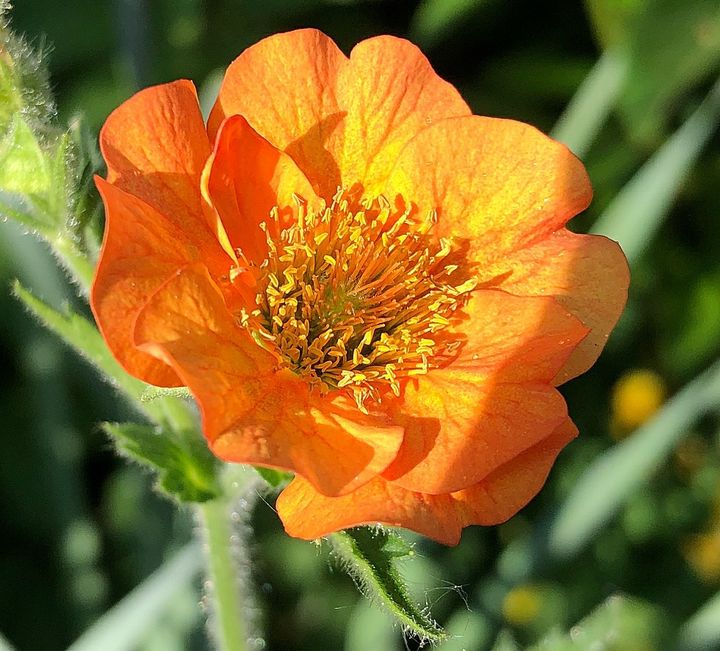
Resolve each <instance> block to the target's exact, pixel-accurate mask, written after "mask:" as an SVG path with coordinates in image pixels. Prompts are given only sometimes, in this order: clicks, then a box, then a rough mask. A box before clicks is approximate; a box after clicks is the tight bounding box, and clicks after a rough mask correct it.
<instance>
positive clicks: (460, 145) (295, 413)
mask: <svg viewBox="0 0 720 651" xmlns="http://www.w3.org/2000/svg"><path fill="white" fill-rule="evenodd" d="M100 141H101V147H102V151H103V154H104V157H105V160H106V161H107V165H108V177H107V180H102V179H98V181H97V184H98V187H99V189H100V192H101V193H102V196H103V199H104V202H105V207H106V213H107V226H106V232H105V239H104V243H103V248H102V252H101V257H100V262H99V266H98V270H97V277H96V280H95V284H94V287H93V291H92V306H93V310H94V313H95V317H96V319H97V322H98V324H99V326H100V328H101V330H102V333H103V335H104V336H105V339H106V340H107V343H108V345H109V347H110V348H111V350H112V351H113V353H114V354H115V356H116V357H117V359H118V360H119V361H120V363H121V364H122V365H123V366H124V367H125V368H126V369H127V370H128V371H129V372H130V373H132V374H133V375H135V376H137V377H139V378H141V379H143V380H145V381H147V382H150V383H152V384H156V385H160V386H168V387H169V386H177V385H187V386H188V387H189V388H190V390H191V391H192V392H193V394H194V395H195V397H196V399H197V401H198V403H199V406H200V409H201V412H202V419H203V429H204V433H205V436H206V437H207V439H208V442H209V445H210V447H211V448H212V450H213V452H214V453H215V454H216V455H217V456H218V457H220V458H221V459H225V460H227V461H231V462H243V463H250V464H256V465H261V466H269V467H276V468H282V469H286V470H289V471H292V472H294V473H295V479H294V480H293V481H292V482H291V483H290V484H289V486H288V487H287V488H285V490H284V491H283V492H282V494H281V495H280V497H279V498H278V502H277V508H278V511H279V514H280V517H281V518H282V520H283V522H284V525H285V528H286V529H287V531H288V532H289V533H290V534H291V535H293V536H298V537H302V538H308V539H312V538H316V537H319V536H322V535H324V534H327V533H329V532H332V531H334V530H338V529H341V528H345V527H349V526H353V525H357V524H361V523H371V522H384V523H388V524H391V525H398V526H402V527H407V528H409V529H413V530H415V531H418V532H421V533H423V534H425V535H427V536H429V537H431V538H434V539H436V540H438V541H441V542H444V543H448V544H454V543H456V542H457V541H458V540H459V537H460V533H461V530H462V528H463V527H465V526H467V525H470V524H485V525H490V524H494V523H499V522H501V521H504V520H506V519H507V518H509V517H510V516H512V515H513V514H514V513H515V512H516V511H517V510H518V509H520V508H521V507H522V506H524V505H525V504H526V503H527V502H528V501H529V500H530V499H531V498H532V497H533V495H534V494H535V493H536V492H537V491H538V490H539V489H540V487H541V486H542V484H543V482H544V481H545V478H546V476H547V474H548V472H549V469H550V467H551V464H552V463H553V461H554V459H555V457H556V455H557V454H558V452H559V451H560V449H561V448H562V447H563V446H564V445H565V444H566V443H568V441H570V440H571V439H572V438H573V437H574V436H575V435H576V433H577V430H576V428H575V426H574V425H573V423H572V421H571V420H570V418H569V417H568V413H567V408H566V405H565V402H564V400H563V398H562V397H561V395H560V394H559V393H558V391H557V389H556V386H557V385H558V384H560V383H562V382H565V381H566V380H568V379H570V378H572V377H575V376H577V375H578V374H580V373H582V372H584V371H585V370H586V369H587V368H588V367H589V366H591V365H592V364H593V362H594V361H595V360H596V358H597V357H598V355H599V353H600V350H601V349H602V347H603V345H604V343H605V341H606V339H607V337H608V333H609V331H610V330H611V328H612V327H613V325H614V324H615V322H616V320H617V319H618V317H619V314H620V312H621V310H622V307H623V305H624V303H625V299H626V291H627V285H628V271H627V266H626V262H625V259H624V256H623V255H622V252H621V251H620V249H619V247H618V246H617V245H616V244H615V243H614V242H611V241H609V240H607V239H604V238H602V237H594V236H587V235H576V234H574V233H571V232H570V231H568V230H566V228H565V223H566V222H567V221H568V220H569V219H570V218H571V217H572V216H574V215H575V214H577V213H578V212H580V211H582V210H583V209H585V208H586V207H587V205H588V203H589V201H590V198H591V188H590V184H589V182H588V178H587V175H586V173H585V170H584V168H583V166H582V164H581V163H580V162H579V161H578V160H577V159H576V158H575V157H574V156H573V155H572V154H571V153H570V152H569V151H568V150H567V149H566V148H565V147H564V146H562V145H560V144H558V143H556V142H554V141H552V140H550V139H549V138H547V137H546V136H544V135H542V134H541V133H540V132H538V131H537V130H536V129H534V128H533V127H531V126H528V125H526V124H522V123H519V122H514V121H511V120H501V119H493V118H486V117H477V116H473V115H471V111H470V109H469V108H468V107H467V105H466V104H465V102H464V101H463V100H462V99H461V97H460V95H459V94H458V92H457V91H456V90H455V89H454V88H453V87H452V86H451V85H450V84H448V83H447V82H445V81H443V80H442V79H440V78H439V77H438V76H437V75H436V74H435V72H434V71H433V70H432V68H431V67H430V65H429V63H428V61H427V60H426V59H425V57H424V56H423V55H422V54H421V53H420V52H419V51H418V49H417V48H416V47H415V46H413V45H412V44H410V43H409V42H407V41H404V40H402V39H397V38H393V37H386V36H383V37H378V38H371V39H369V40H366V41H363V42H361V43H360V44H358V45H357V46H356V47H355V48H354V50H353V51H352V54H351V55H350V58H347V57H346V56H345V55H344V54H343V53H342V52H341V51H340V50H339V49H338V48H337V46H336V45H335V44H334V43H333V42H332V41H331V40H330V39H329V38H328V37H326V36H325V35H323V34H322V33H320V32H318V31H315V30H301V31H296V32H291V33H287V34H279V35H276V36H272V37H270V38H267V39H265V40H263V41H261V42H260V43H258V44H256V45H254V46H253V47H251V48H249V49H248V50H246V51H245V52H244V53H243V54H241V55H240V56H239V57H238V59H236V60H235V61H234V62H233V63H232V64H231V65H230V67H229V69H228V71H227V74H226V75H225V79H224V81H223V84H222V87H221V89H220V92H219V97H218V99H217V102H216V104H215V106H214V108H213V110H212V113H211V115H210V119H209V123H208V125H207V128H206V126H205V124H204V123H203V119H202V117H201V113H200V109H199V106H198V100H197V96H196V92H195V88H194V87H193V85H192V84H191V83H190V82H189V81H178V82H175V83H169V84H164V85H161V86H156V87H153V88H148V89H146V90H143V91H141V92H140V93H138V94H137V95H135V96H134V97H132V98H131V99H129V100H128V101H127V102H125V103H124V104H123V105H122V106H120V107H119V108H118V109H117V110H116V111H115V112H114V113H112V115H111V116H110V117H109V118H108V120H107V123H106V124H105V126H104V128H103V130H102V133H101V138H100Z"/></svg>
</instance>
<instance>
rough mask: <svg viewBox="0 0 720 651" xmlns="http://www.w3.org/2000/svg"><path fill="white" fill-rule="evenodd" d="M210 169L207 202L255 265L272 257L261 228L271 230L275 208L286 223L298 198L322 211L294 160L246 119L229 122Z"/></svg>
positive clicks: (206, 178)
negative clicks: (259, 133)
mask: <svg viewBox="0 0 720 651" xmlns="http://www.w3.org/2000/svg"><path fill="white" fill-rule="evenodd" d="M207 166H208V169H207V170H206V173H205V174H204V175H203V192H204V195H205V198H206V200H207V201H208V202H209V203H210V204H211V205H212V206H213V207H214V208H215V209H216V210H217V212H218V214H219V216H220V219H221V221H222V224H223V226H224V230H225V232H226V233H227V235H228V237H229V240H230V244H231V246H232V247H233V248H234V249H237V248H239V249H241V250H242V253H243V255H244V256H245V258H246V259H247V260H248V261H250V262H253V263H255V264H258V265H259V264H260V263H261V262H262V261H263V260H264V259H265V258H266V257H267V242H266V235H265V232H264V231H263V230H261V228H260V224H261V223H262V222H266V223H268V224H269V226H271V224H270V223H269V216H270V211H271V210H272V209H273V207H275V206H277V207H278V210H279V213H280V215H279V216H280V219H281V223H286V222H288V221H289V220H290V219H292V212H293V209H297V203H296V199H295V197H298V199H302V200H303V201H304V202H305V203H307V204H309V205H308V208H309V209H311V210H312V209H314V208H316V201H317V197H316V195H315V192H314V191H313V189H312V186H311V185H310V182H309V181H308V180H307V178H306V177H305V175H304V174H303V173H302V172H301V171H300V170H299V169H298V167H297V165H296V164H295V162H294V161H293V160H292V158H290V156H288V155H287V154H285V153H283V152H282V151H280V150H279V149H276V148H275V147H274V146H273V145H271V144H270V143H269V142H268V141H267V140H265V139H264V138H263V137H262V136H260V135H258V133H257V132H256V131H255V130H254V129H253V128H252V127H251V126H250V125H249V124H248V122H247V120H246V119H245V118H244V117H242V116H241V115H235V116H232V117H229V118H228V119H227V120H225V122H223V124H222V126H221V127H220V131H219V132H218V135H217V139H216V141H215V149H214V151H213V153H212V155H211V157H210V158H209V159H208V163H207ZM274 235H276V236H277V235H278V234H277V233H274Z"/></svg>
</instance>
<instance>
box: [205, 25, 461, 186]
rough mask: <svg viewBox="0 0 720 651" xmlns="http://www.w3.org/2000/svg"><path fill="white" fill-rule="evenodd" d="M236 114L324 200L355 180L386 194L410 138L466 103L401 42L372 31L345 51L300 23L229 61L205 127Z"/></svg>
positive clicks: (409, 45)
mask: <svg viewBox="0 0 720 651" xmlns="http://www.w3.org/2000/svg"><path fill="white" fill-rule="evenodd" d="M235 114H240V115H243V116H245V117H246V118H247V120H248V122H249V123H250V124H251V125H252V127H253V128H254V129H255V130H256V131H257V132H258V133H259V134H261V135H262V136H263V137H264V138H266V139H267V140H268V141H270V142H271V143H272V144H273V145H275V146H276V147H278V148H280V149H282V150H284V151H286V152H287V153H288V154H290V156H292V158H293V159H294V160H295V161H296V162H297V164H298V165H299V167H300V168H301V169H302V170H303V172H305V174H306V175H307V177H308V179H310V181H311V183H312V184H313V185H314V187H315V188H316V190H317V191H318V193H319V194H320V195H321V196H323V197H324V198H326V199H328V198H330V197H331V196H332V195H333V194H334V193H335V191H336V189H337V187H338V186H339V185H343V186H345V187H350V186H352V185H354V184H355V183H358V182H359V183H361V184H362V185H363V186H364V187H365V189H366V194H368V195H374V194H380V193H382V192H384V190H385V187H384V183H385V180H386V179H387V176H388V174H389V172H390V169H391V168H392V166H393V163H394V162H395V159H396V158H397V156H398V154H399V152H400V151H401V149H402V148H403V147H404V145H405V144H406V143H407V142H408V141H409V140H410V139H411V138H412V137H413V136H415V135H416V134H417V133H418V132H419V131H420V130H422V129H424V128H425V127H427V126H428V125H429V124H431V123H433V122H435V121H437V120H439V119H441V118H446V117H453V116H460V115H470V109H469V108H468V106H467V104H466V103H465V102H464V101H463V100H462V98H461V97H460V95H459V93H458V92H457V91H456V90H455V89H454V88H453V87H452V86H451V85H450V84H448V83H447V82H445V81H443V80H442V79H440V77H438V76H437V74H436V73H435V72H434V70H433V69H432V67H431V66H430V64H429V62H428V60H427V59H426V58H425V56H424V55H423V54H422V53H421V52H420V50H418V49H417V48H416V47H415V46H414V45H413V44H412V43H410V42H408V41H405V40H403V39H399V38H394V37H391V36H380V37H376V38H371V39H368V40H366V41H363V42H361V43H359V44H358V45H357V46H355V48H354V49H353V51H352V53H351V55H350V58H349V59H348V58H347V57H345V55H344V54H343V53H342V52H341V51H340V50H339V49H338V48H337V46H336V45H335V44H334V43H333V41H332V40H331V39H329V38H328V37H327V36H325V35H324V34H322V33H321V32H318V31H317V30H313V29H303V30H298V31H294V32H288V33H286V34H277V35H275V36H271V37H270V38H267V39H265V40H263V41H260V42H259V43H257V44H256V45H254V46H252V47H250V48H248V49H247V50H245V52H243V53H242V54H241V55H240V56H239V57H238V58H237V59H236V60H235V61H234V62H233V63H232V64H231V65H230V67H229V68H228V71H227V73H226V75H225V80H224V81H223V85H222V87H221V89H220V94H219V97H218V101H217V104H216V105H215V108H214V109H213V112H212V114H211V116H210V121H209V128H210V131H211V133H215V131H216V130H217V129H218V128H219V125H220V123H221V122H222V120H223V119H225V118H226V117H227V116H230V115H235Z"/></svg>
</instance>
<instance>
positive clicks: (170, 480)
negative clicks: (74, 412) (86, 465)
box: [104, 423, 220, 502]
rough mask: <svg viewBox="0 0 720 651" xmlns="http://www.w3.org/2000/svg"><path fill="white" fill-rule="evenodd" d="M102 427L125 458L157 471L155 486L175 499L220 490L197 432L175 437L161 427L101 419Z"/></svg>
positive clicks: (196, 497)
mask: <svg viewBox="0 0 720 651" xmlns="http://www.w3.org/2000/svg"><path fill="white" fill-rule="evenodd" d="M104 428H105V431H106V432H107V433H108V434H109V435H110V436H111V437H112V439H113V441H114V442H115V443H116V445H117V447H118V450H119V452H120V453H121V454H124V455H125V456H127V457H128V458H130V459H132V460H134V461H137V462H138V463H139V464H140V465H142V466H145V467H146V468H149V469H151V470H154V471H155V472H157V475H158V487H159V488H160V489H161V490H162V491H163V492H165V493H166V494H168V495H169V496H170V497H173V498H175V499H176V500H178V501H179V502H205V501H207V500H210V499H213V498H215V497H217V496H218V495H219V494H220V488H219V487H218V485H217V482H216V472H215V470H216V469H215V464H216V460H215V457H213V456H212V454H211V453H210V451H209V450H208V448H207V445H206V444H205V441H204V440H203V439H202V438H201V437H200V436H199V435H197V436H196V437H195V440H196V443H195V444H194V445H193V444H192V441H193V439H192V438H191V437H184V438H183V439H182V440H178V438H177V437H176V436H173V434H172V433H170V432H168V431H165V430H163V429H162V428H157V427H152V426H150V425H139V424H137V423H122V424H121V423H105V425H104Z"/></svg>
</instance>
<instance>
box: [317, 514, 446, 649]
mask: <svg viewBox="0 0 720 651" xmlns="http://www.w3.org/2000/svg"><path fill="white" fill-rule="evenodd" d="M328 540H329V541H330V545H331V547H332V551H333V553H334V555H335V556H336V558H337V559H338V560H339V561H340V563H341V565H342V567H343V569H345V570H346V571H347V572H348V574H350V576H351V577H352V579H353V581H355V584H356V585H357V586H358V588H359V589H360V591H361V592H362V593H363V594H364V595H365V596H366V597H368V598H369V599H370V600H371V601H374V602H375V603H377V604H378V605H380V606H381V607H383V608H385V609H386V610H387V611H388V612H389V613H390V614H391V615H392V616H393V617H394V618H395V619H396V620H397V621H398V622H399V623H400V625H401V626H402V627H403V630H404V631H406V632H407V633H410V634H412V635H414V636H416V637H417V638H419V639H420V641H421V642H426V641H430V642H440V641H442V640H443V639H445V638H446V637H447V635H446V633H445V632H444V631H443V630H442V629H441V628H440V626H438V624H436V623H435V621H433V619H432V618H431V617H430V615H429V613H428V612H427V610H426V609H421V608H420V607H418V606H417V605H416V604H415V603H414V602H413V601H412V600H411V599H410V597H409V595H408V591H407V588H406V586H405V584H404V582H403V579H402V577H401V576H400V573H399V571H398V569H397V567H396V564H397V561H398V560H399V559H402V558H411V557H412V556H414V554H415V552H414V550H413V548H412V546H411V545H410V544H409V543H408V542H407V541H405V540H404V539H403V538H402V537H401V536H400V535H399V534H397V533H395V532H393V531H390V530H388V529H385V528H382V527H373V528H370V527H355V528H353V529H347V530H345V531H340V532H338V533H334V534H332V535H330V536H328Z"/></svg>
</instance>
